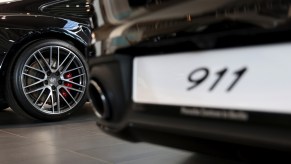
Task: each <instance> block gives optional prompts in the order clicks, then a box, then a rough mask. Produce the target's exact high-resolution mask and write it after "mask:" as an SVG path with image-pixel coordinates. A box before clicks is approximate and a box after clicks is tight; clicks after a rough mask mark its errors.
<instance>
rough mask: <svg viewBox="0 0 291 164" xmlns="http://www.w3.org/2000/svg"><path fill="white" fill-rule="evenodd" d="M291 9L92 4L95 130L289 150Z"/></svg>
mask: <svg viewBox="0 0 291 164" xmlns="http://www.w3.org/2000/svg"><path fill="white" fill-rule="evenodd" d="M290 5H291V1H290V0H234V1H221V0H195V1H194V0H192V1H191V0H185V1H180V0H142V1H138V2H137V1H134V0H123V1H114V0H99V1H95V7H96V8H98V10H97V9H96V11H99V10H101V11H99V12H98V20H97V21H95V26H96V27H99V28H98V29H96V30H95V32H94V35H95V37H96V43H95V48H96V52H97V54H96V55H97V56H98V57H97V58H95V59H94V60H91V61H90V74H91V82H90V86H89V92H90V97H91V101H92V103H93V105H94V107H95V112H96V115H97V118H98V120H97V125H98V126H99V127H100V128H102V129H103V130H104V131H106V132H108V133H109V134H112V135H115V136H118V137H120V138H124V139H127V140H130V141H149V142H153V143H158V144H164V145H169V146H173V147H179V148H183V149H188V150H195V151H200V152H207V153H215V154H219V153H221V154H224V155H225V152H227V153H226V154H227V155H230V156H232V155H237V154H240V153H242V152H253V153H255V155H257V154H259V153H261V151H257V150H263V149H264V150H267V151H271V150H276V151H286V152H288V151H290V148H291V139H290V138H291V133H290V130H289V129H290V126H291V123H290V119H291V115H290V114H291V103H290V102H291V101H290V99H291V92H290V89H291V88H290V83H291V79H290V77H291V76H290V74H291V68H290V67H291V64H290V61H291V56H290V54H289V53H290V51H291V48H290V47H291V43H290V41H291V38H290V34H291V19H290ZM250 150H252V151H250ZM265 157H266V155H265Z"/></svg>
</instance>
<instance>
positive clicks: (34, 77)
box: [23, 73, 43, 80]
mask: <svg viewBox="0 0 291 164" xmlns="http://www.w3.org/2000/svg"><path fill="white" fill-rule="evenodd" d="M23 75H25V76H28V77H31V78H33V79H36V80H43V79H41V78H38V77H36V76H33V75H30V74H27V73H23Z"/></svg>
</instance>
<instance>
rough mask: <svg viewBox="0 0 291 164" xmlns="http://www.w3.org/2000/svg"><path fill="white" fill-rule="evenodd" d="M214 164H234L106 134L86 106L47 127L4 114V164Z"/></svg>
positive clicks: (0, 152) (0, 150)
mask: <svg viewBox="0 0 291 164" xmlns="http://www.w3.org/2000/svg"><path fill="white" fill-rule="evenodd" d="M65 163H69V164H115V163H116V164H193V163H194V164H210V163H218V164H220V163H226V164H228V163H232V162H231V161H227V160H224V159H216V158H213V157H207V156H201V155H197V154H195V153H193V152H187V151H181V150H176V149H171V148H166V147H161V146H157V145H152V144H146V143H138V144H134V143H129V142H126V141H123V140H120V139H117V138H114V137H112V136H109V135H107V134H105V133H103V132H102V131H101V130H100V129H99V128H98V127H97V126H96V124H95V116H94V114H93V112H92V111H91V109H90V108H89V105H88V104H87V105H85V106H84V107H83V108H82V109H81V110H80V111H79V112H77V113H75V114H74V115H73V116H72V117H71V118H70V119H68V120H65V121H61V122H54V123H51V122H50V123H44V122H40V121H32V120H27V119H24V118H22V117H20V116H18V115H16V114H15V113H14V112H13V111H12V110H10V109H6V110H4V111H2V112H0V164H65Z"/></svg>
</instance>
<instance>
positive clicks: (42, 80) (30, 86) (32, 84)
mask: <svg viewBox="0 0 291 164" xmlns="http://www.w3.org/2000/svg"><path fill="white" fill-rule="evenodd" d="M44 81H45V80H40V81H38V82H35V83H33V84H30V85H28V86H25V87H24V89H26V88H29V87H32V86H35V85H37V84H40V83H42V82H44Z"/></svg>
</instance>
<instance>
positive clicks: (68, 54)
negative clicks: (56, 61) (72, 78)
mask: <svg viewBox="0 0 291 164" xmlns="http://www.w3.org/2000/svg"><path fill="white" fill-rule="evenodd" d="M70 55H71V52H70V53H69V54H68V55H67V57H66V58H65V59H64V61H63V62H62V63H61V64H60V65H59V67H58V68H57V70H59V69H60V68H61V67H62V66H63V64H64V63H65V62H66V61H67V59H68V58H69V57H70Z"/></svg>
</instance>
